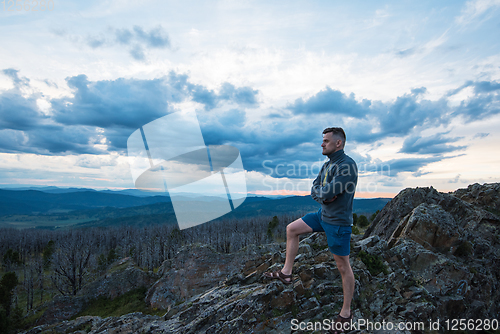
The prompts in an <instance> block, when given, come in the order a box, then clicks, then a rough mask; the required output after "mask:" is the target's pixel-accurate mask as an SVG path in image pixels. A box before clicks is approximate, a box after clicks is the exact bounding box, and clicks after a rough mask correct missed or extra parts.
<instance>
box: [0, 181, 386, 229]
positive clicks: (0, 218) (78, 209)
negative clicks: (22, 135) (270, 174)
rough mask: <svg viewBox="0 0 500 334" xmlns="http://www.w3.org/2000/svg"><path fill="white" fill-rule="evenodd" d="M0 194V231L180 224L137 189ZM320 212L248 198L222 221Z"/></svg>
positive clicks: (301, 204) (287, 200)
mask: <svg viewBox="0 0 500 334" xmlns="http://www.w3.org/2000/svg"><path fill="white" fill-rule="evenodd" d="M36 189H38V190H35V188H28V189H26V188H24V189H23V188H21V189H0V227H15V228H31V227H36V228H60V227H67V226H74V227H89V226H101V227H102V226H118V225H121V224H123V225H138V224H139V225H142V224H145V225H148V224H161V223H169V224H176V220H175V213H174V210H173V206H172V202H171V199H170V197H169V196H168V195H167V194H165V193H162V194H158V193H156V194H150V193H143V192H140V191H138V190H136V189H126V190H121V191H111V190H104V191H97V190H94V189H82V188H66V189H64V188H57V187H46V188H36ZM182 199H184V200H189V201H192V205H194V206H196V205H197V203H198V204H200V205H201V204H203V203H201V202H204V204H206V202H211V201H221V200H224V199H222V198H220V197H207V196H205V197H203V196H193V195H191V194H184V196H183V197H181V200H182ZM389 200H390V198H372V199H355V200H354V210H353V212H354V213H357V214H371V213H374V212H376V211H377V210H381V209H382V208H383V207H384V205H385V204H386V203H387V202H388V201H389ZM318 209H319V205H318V203H317V202H315V201H314V200H313V199H312V198H311V197H310V196H289V197H282V198H269V197H262V196H249V197H247V198H246V200H245V202H244V203H243V204H242V205H240V206H239V207H238V208H236V209H235V210H234V211H232V212H230V213H228V214H226V215H224V216H223V217H222V218H224V219H238V218H251V217H256V216H260V215H264V216H274V215H280V214H285V213H287V214H302V213H307V212H313V211H316V210H318Z"/></svg>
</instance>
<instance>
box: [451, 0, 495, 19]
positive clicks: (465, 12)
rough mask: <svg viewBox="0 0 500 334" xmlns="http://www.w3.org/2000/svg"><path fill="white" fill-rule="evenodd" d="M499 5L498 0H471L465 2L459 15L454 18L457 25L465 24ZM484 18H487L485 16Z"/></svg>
mask: <svg viewBox="0 0 500 334" xmlns="http://www.w3.org/2000/svg"><path fill="white" fill-rule="evenodd" d="M499 6H500V0H471V1H468V2H467V3H466V4H465V8H464V9H462V12H461V14H460V16H458V17H456V18H455V22H456V23H458V24H459V25H467V24H470V23H472V22H473V21H475V20H477V19H478V18H480V17H482V16H484V14H487V13H489V12H491V11H492V9H495V7H499ZM485 19H488V17H486V18H485Z"/></svg>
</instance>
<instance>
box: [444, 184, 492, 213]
mask: <svg viewBox="0 0 500 334" xmlns="http://www.w3.org/2000/svg"><path fill="white" fill-rule="evenodd" d="M451 194H452V195H454V196H455V197H458V198H460V199H461V200H464V201H466V202H467V203H470V204H473V205H475V206H478V207H480V208H483V209H485V210H488V211H491V212H493V213H495V214H497V215H498V214H500V183H485V184H479V183H474V184H471V185H470V186H468V187H467V188H463V189H457V190H456V191H454V192H452V193H451Z"/></svg>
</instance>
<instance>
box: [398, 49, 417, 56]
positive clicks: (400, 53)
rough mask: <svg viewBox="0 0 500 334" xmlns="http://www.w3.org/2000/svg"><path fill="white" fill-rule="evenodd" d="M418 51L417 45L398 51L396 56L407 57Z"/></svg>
mask: <svg viewBox="0 0 500 334" xmlns="http://www.w3.org/2000/svg"><path fill="white" fill-rule="evenodd" d="M417 52H418V49H417V48H416V47H413V48H408V49H404V50H399V51H396V56H398V57H400V58H405V57H409V56H412V55H414V54H415V53H417Z"/></svg>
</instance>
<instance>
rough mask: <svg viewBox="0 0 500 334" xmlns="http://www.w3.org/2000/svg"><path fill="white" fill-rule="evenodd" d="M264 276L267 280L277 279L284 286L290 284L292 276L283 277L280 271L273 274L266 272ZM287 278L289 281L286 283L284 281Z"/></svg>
mask: <svg viewBox="0 0 500 334" xmlns="http://www.w3.org/2000/svg"><path fill="white" fill-rule="evenodd" d="M264 276H265V277H267V278H272V279H279V280H280V281H282V282H283V283H285V284H292V282H293V281H292V274H290V275H285V274H283V273H282V272H281V270H278V271H275V272H266V273H264ZM287 278H289V279H290V280H289V281H287V280H286V279H287Z"/></svg>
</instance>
